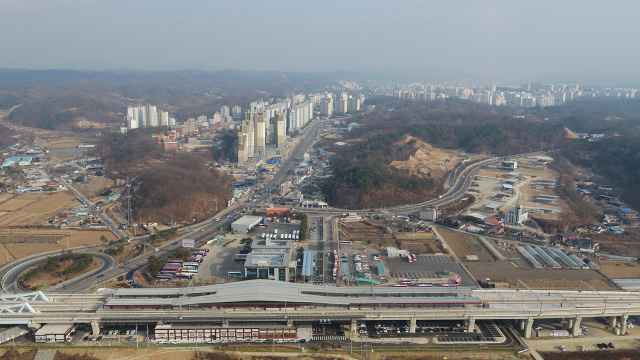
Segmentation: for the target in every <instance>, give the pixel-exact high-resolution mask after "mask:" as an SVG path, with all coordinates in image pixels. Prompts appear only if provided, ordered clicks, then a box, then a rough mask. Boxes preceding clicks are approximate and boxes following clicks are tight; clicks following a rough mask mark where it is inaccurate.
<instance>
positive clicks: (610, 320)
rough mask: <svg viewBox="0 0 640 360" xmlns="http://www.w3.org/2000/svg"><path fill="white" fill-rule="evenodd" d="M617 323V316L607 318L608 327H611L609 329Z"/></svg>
mask: <svg viewBox="0 0 640 360" xmlns="http://www.w3.org/2000/svg"><path fill="white" fill-rule="evenodd" d="M617 321H618V317H617V316H612V317H610V318H609V325H611V327H613V328H614V327H616V324H617Z"/></svg>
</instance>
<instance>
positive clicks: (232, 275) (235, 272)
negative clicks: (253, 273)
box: [227, 271, 242, 277]
mask: <svg viewBox="0 0 640 360" xmlns="http://www.w3.org/2000/svg"><path fill="white" fill-rule="evenodd" d="M227 276H229V277H242V273H241V272H240V271H229V272H228V273H227Z"/></svg>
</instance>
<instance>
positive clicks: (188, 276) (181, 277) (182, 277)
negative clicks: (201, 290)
mask: <svg viewBox="0 0 640 360" xmlns="http://www.w3.org/2000/svg"><path fill="white" fill-rule="evenodd" d="M192 277H193V274H180V275H177V276H176V279H177V280H191V278H192Z"/></svg>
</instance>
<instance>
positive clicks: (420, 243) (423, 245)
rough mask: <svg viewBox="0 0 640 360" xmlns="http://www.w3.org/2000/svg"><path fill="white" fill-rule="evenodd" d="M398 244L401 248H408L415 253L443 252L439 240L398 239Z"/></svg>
mask: <svg viewBox="0 0 640 360" xmlns="http://www.w3.org/2000/svg"><path fill="white" fill-rule="evenodd" d="M398 246H399V247H400V249H401V250H408V251H409V252H412V253H416V254H435V253H444V252H445V251H444V248H443V247H442V243H440V241H439V240H435V239H431V240H429V239H425V240H398Z"/></svg>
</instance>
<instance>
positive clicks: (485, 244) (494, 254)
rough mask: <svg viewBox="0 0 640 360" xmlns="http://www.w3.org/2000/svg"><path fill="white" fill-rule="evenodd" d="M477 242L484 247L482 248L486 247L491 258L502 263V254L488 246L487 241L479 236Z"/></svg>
mask: <svg viewBox="0 0 640 360" xmlns="http://www.w3.org/2000/svg"><path fill="white" fill-rule="evenodd" d="M478 240H480V243H482V245H484V247H486V248H487V249H488V250H489V252H490V253H491V254H493V256H494V257H495V258H496V259H498V261H503V260H504V256H502V254H500V252H499V251H498V250H496V248H494V247H493V245H491V244H489V242H488V241H487V239H485V238H484V237H482V236H479V237H478Z"/></svg>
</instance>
